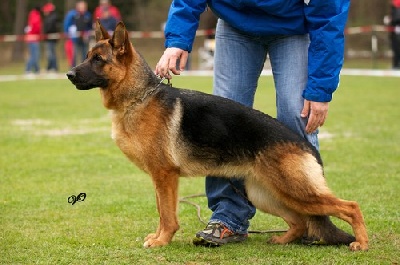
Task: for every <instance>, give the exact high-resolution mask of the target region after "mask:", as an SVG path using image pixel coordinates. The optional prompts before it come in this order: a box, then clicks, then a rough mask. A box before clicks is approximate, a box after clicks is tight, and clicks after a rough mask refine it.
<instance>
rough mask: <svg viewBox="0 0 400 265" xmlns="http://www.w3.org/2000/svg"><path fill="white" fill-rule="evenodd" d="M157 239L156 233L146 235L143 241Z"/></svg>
mask: <svg viewBox="0 0 400 265" xmlns="http://www.w3.org/2000/svg"><path fill="white" fill-rule="evenodd" d="M156 238H157V234H156V233H151V234H148V235H147V236H146V237H145V238H144V241H148V240H150V239H156Z"/></svg>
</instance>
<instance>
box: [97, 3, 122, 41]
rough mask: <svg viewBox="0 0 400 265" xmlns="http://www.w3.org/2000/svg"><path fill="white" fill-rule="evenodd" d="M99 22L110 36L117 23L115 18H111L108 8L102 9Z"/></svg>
mask: <svg viewBox="0 0 400 265" xmlns="http://www.w3.org/2000/svg"><path fill="white" fill-rule="evenodd" d="M99 21H100V23H101V25H102V26H103V27H104V29H105V30H107V31H108V33H109V34H110V35H112V33H113V32H114V30H115V28H116V27H117V23H118V21H117V19H116V18H115V17H113V16H111V13H110V10H109V9H108V7H103V8H102V12H101V17H100V19H99Z"/></svg>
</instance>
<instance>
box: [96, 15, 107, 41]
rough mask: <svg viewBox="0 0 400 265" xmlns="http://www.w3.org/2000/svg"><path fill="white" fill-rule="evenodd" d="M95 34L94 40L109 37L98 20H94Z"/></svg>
mask: <svg viewBox="0 0 400 265" xmlns="http://www.w3.org/2000/svg"><path fill="white" fill-rule="evenodd" d="M95 35H96V42H98V41H100V40H105V39H109V38H110V35H108V32H107V30H105V29H104V28H103V26H102V25H101V24H100V22H99V20H97V21H96V29H95Z"/></svg>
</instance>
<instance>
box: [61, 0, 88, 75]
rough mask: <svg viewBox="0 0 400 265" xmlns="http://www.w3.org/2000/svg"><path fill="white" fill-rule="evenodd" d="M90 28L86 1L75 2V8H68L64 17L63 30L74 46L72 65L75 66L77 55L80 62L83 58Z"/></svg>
mask: <svg viewBox="0 0 400 265" xmlns="http://www.w3.org/2000/svg"><path fill="white" fill-rule="evenodd" d="M91 29H92V15H91V13H90V12H89V11H88V7H87V3H86V1H78V2H76V5H75V9H72V10H70V11H69V12H68V13H67V15H66V16H65V19H64V32H67V33H68V37H69V38H70V39H71V40H72V43H73V47H74V49H73V50H74V54H73V59H72V64H71V66H72V67H74V66H76V64H77V61H78V60H77V57H78V55H79V56H80V57H81V58H80V59H81V60H80V62H83V60H85V58H86V54H87V52H88V50H89V37H90V36H89V35H90V31H91Z"/></svg>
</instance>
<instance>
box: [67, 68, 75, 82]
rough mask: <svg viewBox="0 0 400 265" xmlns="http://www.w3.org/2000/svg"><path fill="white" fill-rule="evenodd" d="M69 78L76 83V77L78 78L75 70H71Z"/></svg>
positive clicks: (68, 74)
mask: <svg viewBox="0 0 400 265" xmlns="http://www.w3.org/2000/svg"><path fill="white" fill-rule="evenodd" d="M67 77H68V79H69V80H71V81H74V79H75V77H76V72H75V70H70V71H68V73H67Z"/></svg>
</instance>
